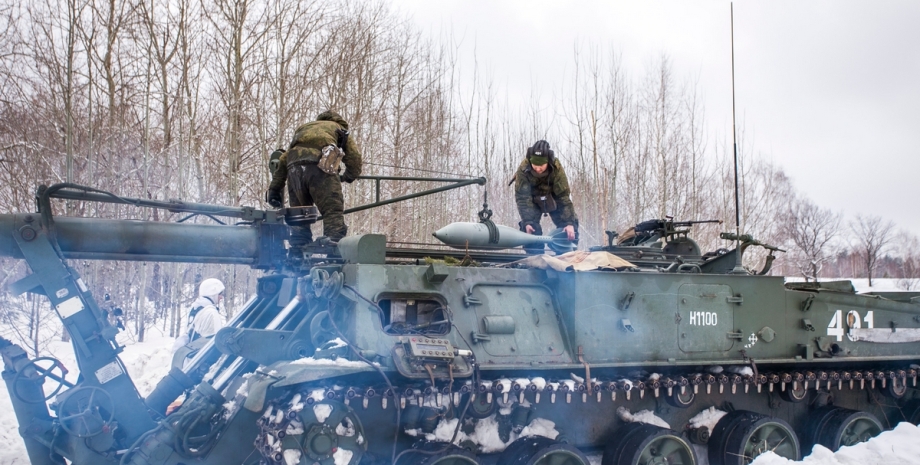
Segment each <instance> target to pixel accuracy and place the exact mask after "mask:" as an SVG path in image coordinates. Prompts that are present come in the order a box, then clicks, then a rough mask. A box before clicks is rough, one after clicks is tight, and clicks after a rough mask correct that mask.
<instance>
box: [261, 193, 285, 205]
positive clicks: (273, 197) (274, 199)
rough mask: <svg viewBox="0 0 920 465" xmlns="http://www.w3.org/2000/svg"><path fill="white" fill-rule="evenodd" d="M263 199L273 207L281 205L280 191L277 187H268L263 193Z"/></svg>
mask: <svg viewBox="0 0 920 465" xmlns="http://www.w3.org/2000/svg"><path fill="white" fill-rule="evenodd" d="M265 201H266V202H268V204H269V205H271V206H272V207H274V208H281V205H283V204H282V200H281V191H280V190H277V189H269V190H268V192H266V193H265Z"/></svg>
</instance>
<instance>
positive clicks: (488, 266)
mask: <svg viewBox="0 0 920 465" xmlns="http://www.w3.org/2000/svg"><path fill="white" fill-rule="evenodd" d="M371 179H374V178H371ZM381 179H383V178H381ZM418 179H421V178H418ZM379 181H380V179H377V182H379ZM462 182H463V183H466V184H474V183H480V184H481V182H479V180H463V181H462ZM459 184H461V183H460V182H455V183H454V184H452V185H450V186H446V187H445V188H451V187H456V186H457V185H459ZM439 189H444V188H439ZM414 195H416V194H413V196H414ZM51 198H64V199H72V200H82V201H101V202H116V203H122V204H131V205H137V206H143V207H151V208H164V209H168V210H170V211H174V212H184V213H189V214H190V215H208V216H211V217H214V218H215V219H218V218H233V219H236V220H237V221H238V222H237V224H234V225H226V224H215V225H201V224H190V223H183V222H180V223H163V222H148V221H128V220H105V219H91V218H62V217H53V216H52V215H51V205H50V199H51ZM404 198H405V197H404ZM38 199H39V202H38V204H39V211H38V212H37V213H20V214H7V215H0V255H2V256H7V257H14V258H17V259H22V260H25V261H26V262H27V263H28V264H29V266H30V268H31V270H32V274H31V275H29V276H27V277H25V278H23V279H22V280H20V281H18V282H16V283H14V284H13V285H11V286H10V291H12V292H16V293H22V292H32V293H37V294H42V295H45V296H46V297H47V298H48V299H49V300H50V302H51V304H52V306H53V308H54V310H55V311H56V312H57V314H58V316H59V317H60V319H61V321H62V322H63V324H64V327H65V328H66V330H67V331H68V332H69V333H70V335H71V337H72V341H73V345H74V351H75V354H76V356H77V359H78V365H79V370H80V373H81V379H80V381H79V382H78V383H76V384H73V385H71V384H70V383H67V382H66V381H64V377H63V374H62V373H61V370H62V368H61V367H60V366H59V364H56V363H55V362H54V361H53V360H42V359H36V360H29V358H28V357H27V356H26V354H25V352H24V351H23V350H22V349H21V348H19V347H18V346H16V345H13V344H11V343H10V342H9V341H6V340H0V355H2V356H3V359H4V362H5V363H6V370H5V371H4V380H5V381H6V384H7V388H8V390H9V392H10V393H11V398H12V402H13V407H14V410H15V412H16V414H17V418H18V419H19V422H20V426H21V429H20V431H21V434H22V436H23V439H24V441H25V443H26V448H27V451H28V453H29V460H30V461H31V463H33V464H41V465H51V464H64V463H67V462H69V463H73V464H77V465H88V464H100V463H113V464H114V463H118V464H119V465H124V464H132V465H151V464H170V465H178V464H188V463H201V464H226V463H243V464H246V465H254V464H262V463H266V464H277V463H285V464H312V463H320V464H324V465H329V464H333V463H334V464H337V465H346V464H347V465H356V464H359V463H360V464H368V463H369V464H384V463H398V464H406V463H412V464H440V465H447V464H480V463H481V464H495V463H502V464H504V463H531V464H535V463H562V464H571V465H587V463H588V459H587V457H586V455H585V454H586V453H598V452H601V453H603V455H604V459H603V460H604V463H614V464H628V465H638V464H642V465H645V464H648V463H684V464H695V463H697V462H696V460H697V457H696V453H697V452H696V450H695V449H694V448H693V447H691V445H690V443H691V442H696V443H708V446H707V447H708V449H707V450H708V452H707V453H708V455H709V462H710V463H713V464H729V463H731V464H735V463H749V462H750V460H752V459H753V457H756V456H757V455H758V454H760V453H762V452H764V451H766V450H772V451H774V452H775V453H778V454H780V455H783V456H784V457H788V458H793V459H798V458H799V457H800V456H801V455H802V453H803V452H807V450H808V449H809V448H810V447H812V445H814V444H822V445H825V446H827V447H831V448H835V447H839V445H840V444H848V443H853V442H856V441H859V440H864V439H866V438H868V437H870V436H872V435H874V434H877V433H878V432H880V431H881V430H882V429H884V427H883V426H882V425H883V421H885V422H887V424H892V423H894V422H896V421H900V420H902V419H903V420H907V421H912V422H917V421H920V399H916V398H915V396H916V394H915V391H914V387H915V386H916V377H917V374H918V373H917V367H916V366H915V365H912V363H914V362H915V360H916V359H917V356H918V353H920V328H916V327H915V326H917V325H916V324H915V322H916V321H917V320H920V309H918V307H917V306H916V303H915V302H914V301H912V300H911V299H905V298H900V297H898V298H890V297H892V296H888V297H889V298H886V297H882V296H866V295H859V294H856V293H855V292H852V287H850V288H847V287H846V286H842V285H833V284H828V283H821V284H820V285H815V284H813V283H807V284H792V283H790V284H785V283H784V281H783V279H782V278H781V277H775V276H757V275H754V274H743V275H740V274H731V273H732V271H733V270H734V266H735V264H736V262H737V260H738V257H739V255H740V254H741V253H743V251H744V248H746V247H749V246H752V245H755V246H763V247H766V248H767V249H768V250H771V252H775V251H779V249H778V248H775V247H772V246H769V245H765V244H762V243H760V242H758V241H756V240H754V239H753V238H752V237H750V236H744V237H735V236H730V235H729V236H723V237H724V238H725V239H726V240H738V241H740V243H741V244H742V247H741V248H739V249H738V250H724V251H722V252H721V253H715V254H701V253H700V252H699V248H698V246H696V244H695V242H692V240H691V239H690V238H689V237H688V234H687V232H688V230H689V227H690V226H691V225H692V223H693V222H674V221H672V220H670V219H668V220H653V221H654V224H651V222H647V223H649V224H651V226H653V227H652V228H645V229H647V230H643V231H639V230H640V229H643V228H639V227H638V226H637V228H636V230H635V231H634V232H635V233H637V235H636V237H638V236H639V234H638V233H640V232H641V233H643V234H645V233H648V235H647V236H646V237H645V238H636V239H632V242H625V241H620V242H619V243H618V244H614V239H615V237H614V235H613V234H610V235H609V238H610V239H609V242H608V244H607V245H605V246H601V247H597V248H592V249H591V250H589V251H581V252H574V253H572V254H568V255H562V256H557V257H550V258H543V257H540V256H537V257H530V258H528V259H527V260H523V261H521V260H520V259H523V258H525V257H527V256H526V255H524V254H522V253H520V251H515V250H510V251H509V250H500V249H490V248H485V249H480V250H451V249H435V248H410V247H404V246H400V247H388V246H387V242H386V238H385V237H384V236H382V235H376V234H365V235H360V236H350V237H346V238H345V239H343V240H342V241H340V243H339V244H337V245H336V246H335V247H332V246H330V245H328V244H327V245H323V244H315V245H312V246H309V247H307V249H306V250H305V251H297V252H298V253H292V250H289V249H288V248H286V247H285V245H284V241H285V238H287V237H288V227H289V225H290V224H292V223H296V224H306V223H309V222H310V221H313V219H314V218H315V214H314V213H313V212H310V211H306V210H303V209H297V210H293V209H283V210H269V211H265V210H258V209H253V208H249V207H223V206H215V205H203V204H190V203H185V202H180V201H168V202H163V201H153V200H144V199H129V198H123V197H118V196H115V195H113V194H110V193H107V192H103V191H99V190H95V189H90V188H85V187H81V186H74V185H58V186H52V187H50V188H47V189H41V190H40V191H39V195H38ZM385 202H390V201H389V200H385V201H379V197H378V202H377V204H383V203H385ZM359 208H363V207H359ZM487 216H488V215H486V218H485V219H488V218H487ZM643 224H644V223H643ZM466 226H469V225H466ZM472 226H477V228H475V231H474V230H472V229H469V228H465V229H464V230H462V231H459V234H461V236H462V235H465V234H479V236H477V237H479V239H476V240H479V241H480V242H482V240H485V241H486V247H488V243H489V242H490V241H492V240H493V238H492V235H491V233H490V232H489V231H488V230H489V229H490V228H489V227H488V226H483V227H484V228H485V229H486V230H487V231H486V232H485V233H483V232H482V231H480V229H482V228H479V227H478V225H476V224H473V225H472ZM640 226H641V225H640ZM496 231H498V232H497V233H496V236H497V237H495V238H494V239H495V240H496V241H498V240H500V237H501V236H500V234H501V231H502V230H498V229H496ZM447 232H448V231H446V232H445V234H446V233H447ZM455 232H456V231H455ZM483 234H485V235H483ZM480 236H481V237H480ZM510 237H511V236H510V233H509V236H507V237H506V239H507V240H512V241H514V240H515V239H513V238H512V239H509V238H510ZM190 239H194V240H190ZM455 239H456V238H455ZM459 240H461V241H463V242H466V241H472V239H470V238H464V237H462V238H460V239H459ZM454 242H456V241H454ZM496 246H498V244H497V245H496ZM694 246H696V248H695V249H694ZM464 249H465V247H464ZM606 254H614V255H617V256H618V257H619V258H620V259H624V260H626V261H627V262H618V263H626V265H625V266H609V263H612V261H611V260H595V258H598V257H600V258H604V257H606ZM771 255H772V253H771ZM432 256H452V257H456V258H458V259H463V261H464V264H467V265H470V266H449V265H448V264H447V263H443V262H440V261H430V262H429V263H422V262H421V259H422V258H425V257H432ZM566 257H569V258H571V260H570V261H568V262H564V261H563V260H564V259H566ZM73 258H80V259H106V260H144V261H152V260H157V261H188V262H203V263H226V264H243V265H248V266H251V267H253V268H256V269H261V270H264V271H265V275H264V276H263V277H261V278H260V279H259V283H258V289H257V293H256V295H255V296H254V297H253V298H252V299H251V300H250V301H249V302H248V303H247V304H246V305H245V306H244V307H243V309H242V310H241V311H239V312H238V313H237V314H236V315H235V316H234V318H233V319H232V320H231V321H230V322H229V323H228V325H227V327H225V328H224V329H222V330H221V331H220V332H219V333H218V334H217V335H216V336H215V337H214V338H213V339H212V340H210V341H208V342H207V344H206V345H205V346H204V347H203V348H202V349H201V350H200V351H199V352H198V353H197V354H196V355H195V356H194V357H193V358H192V359H191V360H189V361H188V362H187V363H184V364H182V366H175V367H173V369H172V370H171V371H170V373H169V375H168V376H167V377H165V378H164V379H163V380H162V381H161V382H160V383H159V384H158V386H157V387H156V389H155V390H154V391H153V392H152V393H151V394H150V395H148V396H147V397H146V398H144V397H142V396H141V395H140V394H139V393H138V392H137V389H136V388H135V386H134V384H133V382H132V380H131V379H130V377H129V376H128V375H127V372H126V370H125V367H124V365H123V364H122V363H121V361H120V360H119V357H118V354H119V353H120V351H121V349H122V348H121V347H120V346H119V345H118V343H117V341H116V339H115V334H116V332H117V329H116V328H114V327H112V326H111V324H110V323H109V322H108V320H107V319H106V318H105V317H104V314H103V312H102V311H100V309H99V306H98V305H97V304H96V302H95V300H94V297H93V295H92V293H91V292H90V291H89V290H88V287H87V286H86V285H85V283H83V281H82V279H81V278H80V276H79V274H78V273H77V272H76V270H74V269H73V268H72V267H70V266H68V265H67V261H66V260H67V259H73ZM468 259H471V260H468ZM541 259H543V261H541ZM556 260H558V262H562V264H561V265H560V263H558V262H557V261H556ZM473 261H476V262H479V263H473ZM509 262H515V263H509ZM587 263H592V264H595V265H593V266H586V265H585V264H587ZM598 263H600V265H597V264H598ZM547 264H548V265H547ZM604 264H608V265H604ZM576 265H577V266H576ZM573 268H576V269H579V270H586V271H577V272H576V271H573V270H572V269H573ZM762 272H764V273H765V271H763V270H762ZM877 326H878V327H877ZM825 327H826V333H825ZM895 329H896V330H895ZM755 360H756V361H755ZM55 381H56V382H60V383H61V386H59V387H58V389H57V391H55V393H56V398H55V399H54V402H53V403H51V404H50V408H49V404H48V403H47V402H48V401H49V400H51V399H50V398H49V397H50V396H49V397H46V395H45V392H44V391H43V389H42V387H43V385H44V384H45V383H46V382H55ZM183 393H184V394H185V395H186V397H185V400H184V402H182V404H181V406H180V407H179V408H178V409H177V410H176V411H175V412H173V413H170V414H168V415H167V414H166V410H167V405H169V404H170V403H171V402H173V401H174V400H175V399H177V398H179V397H180V396H181V395H182V394H183ZM881 396H886V397H888V398H889V400H888V401H884V402H883V401H880V400H879V399H880V398H881ZM726 404H728V405H730V406H731V408H729V409H727V410H732V411H731V412H730V413H727V414H725V415H724V416H722V417H721V419H719V420H718V421H717V422H713V423H712V424H710V425H708V426H701V425H698V424H697V422H695V421H692V420H694V418H695V417H697V416H698V415H699V414H700V413H701V412H703V411H706V410H707V409H709V407H723V406H725V405H726ZM640 410H648V411H649V412H654V413H655V414H656V415H658V416H659V417H660V419H661V420H662V421H663V422H666V423H667V424H668V425H669V427H668V428H665V427H662V426H655V425H649V424H643V423H627V424H625V425H624V424H623V422H618V421H616V420H614V418H617V417H619V418H621V419H624V420H625V421H626V422H628V421H629V420H630V419H631V418H634V417H633V416H632V415H631V412H636V411H640ZM467 420H468V421H467ZM471 428H472V429H471ZM489 428H492V429H489ZM704 428H705V429H704ZM473 429H475V430H476V432H474V431H473ZM853 431H858V434H857V433H853ZM486 434H491V435H492V436H491V437H497V442H500V443H501V446H500V447H499V446H496V445H495V443H483V442H477V441H476V440H475V439H476V438H478V437H483V436H482V435H486ZM755 436H756V437H757V440H756V441H755V440H752V439H751V438H753V437H755Z"/></svg>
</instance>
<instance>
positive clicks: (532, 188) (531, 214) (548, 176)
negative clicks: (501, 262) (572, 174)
mask: <svg viewBox="0 0 920 465" xmlns="http://www.w3.org/2000/svg"><path fill="white" fill-rule="evenodd" d="M514 192H515V200H516V201H517V207H518V212H520V214H521V222H520V223H519V225H520V228H521V231H524V232H526V233H527V234H537V235H540V234H543V228H542V227H540V217H541V216H542V215H547V214H548V215H549V216H550V218H552V220H553V224H555V225H556V227H557V228H563V229H564V230H565V232H566V236H567V237H568V239H569V240H570V241H573V242H577V241H578V217H577V216H576V215H575V206H574V205H573V204H572V199H571V198H570V191H569V181H568V179H567V178H566V177H565V171H563V169H562V164H561V163H559V160H557V159H556V156H555V154H554V153H553V150H552V149H551V148H550V146H549V143H548V142H546V141H545V140H538V141H537V142H536V143H534V144H533V147H530V148H528V149H527V158H526V159H525V160H524V161H523V162H521V166H520V167H518V170H517V172H516V173H515V175H514ZM525 249H526V250H527V251H528V253H542V249H543V247H542V246H541V245H537V246H535V247H532V248H528V247H525Z"/></svg>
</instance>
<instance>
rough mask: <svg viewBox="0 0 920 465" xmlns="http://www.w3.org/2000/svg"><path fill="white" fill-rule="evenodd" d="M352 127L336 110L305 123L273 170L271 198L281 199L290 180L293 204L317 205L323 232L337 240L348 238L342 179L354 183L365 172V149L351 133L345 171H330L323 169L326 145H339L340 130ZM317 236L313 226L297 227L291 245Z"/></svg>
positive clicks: (299, 205)
mask: <svg viewBox="0 0 920 465" xmlns="http://www.w3.org/2000/svg"><path fill="white" fill-rule="evenodd" d="M339 129H341V130H345V131H347V130H348V123H347V122H346V121H345V120H344V119H342V117H341V116H339V114H338V113H336V112H334V111H326V112H323V113H321V114H320V115H319V116H317V117H316V121H313V122H310V123H306V124H303V125H301V126H300V127H298V128H297V130H296V131H294V140H292V141H291V145H290V147H289V148H288V150H287V152H285V153H284V155H282V156H281V159H280V160H279V163H278V168H277V169H276V170H275V172H274V173H272V182H271V185H270V186H269V198H271V197H272V195H273V194H275V196H276V197H275V198H280V196H281V190H282V189H284V183H285V181H286V182H287V185H288V186H287V187H288V197H289V198H290V203H291V206H292V207H304V206H308V205H313V204H314V203H315V204H316V207H317V208H318V209H319V212H320V214H322V215H323V235H324V236H326V237H328V238H329V239H331V240H333V241H338V240H339V239H341V238H343V237H345V234H346V233H347V232H348V227H347V226H345V217H344V215H343V211H344V210H345V199H344V197H343V196H342V181H345V182H348V183H350V182H353V181H354V180H355V179H356V178H357V177H358V176H360V175H361V151H360V150H359V148H358V144H357V143H356V142H355V139H354V137H351V136H349V137H348V142H347V143H346V144H345V147H344V152H345V157H344V158H342V163H343V164H344V165H345V173H344V174H342V176H341V179H340V177H339V175H336V174H327V173H324V172H323V171H322V170H320V169H319V167H318V166H317V162H319V159H320V156H321V155H322V149H323V147H325V146H327V145H336V141H337V140H338V139H337V134H336V130H339ZM279 203H280V201H279ZM312 239H313V237H312V234H311V232H310V229H309V228H293V231H292V233H291V245H294V246H299V245H304V244H306V243H308V242H310V241H311V240H312Z"/></svg>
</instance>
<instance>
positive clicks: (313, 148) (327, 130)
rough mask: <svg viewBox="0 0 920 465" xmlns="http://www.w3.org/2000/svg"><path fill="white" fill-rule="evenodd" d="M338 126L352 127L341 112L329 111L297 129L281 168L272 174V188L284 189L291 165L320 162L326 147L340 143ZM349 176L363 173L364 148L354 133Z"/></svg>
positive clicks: (347, 156)
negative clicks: (361, 147)
mask: <svg viewBox="0 0 920 465" xmlns="http://www.w3.org/2000/svg"><path fill="white" fill-rule="evenodd" d="M336 129H345V130H346V131H347V130H348V123H347V122H346V121H345V120H344V119H342V117H341V116H339V115H338V114H337V113H335V112H332V111H327V112H324V113H322V114H321V115H319V117H317V120H316V121H311V122H309V123H306V124H302V125H300V127H298V128H297V130H296V131H294V139H293V140H291V144H290V146H289V148H288V150H287V152H285V153H284V155H281V158H280V159H279V160H278V162H279V163H278V168H277V169H276V170H275V172H274V173H273V175H272V183H271V185H270V186H269V188H271V189H281V188H282V187H284V183H285V181H286V180H287V172H288V167H289V166H293V165H297V164H301V163H317V162H318V161H319V158H320V155H321V154H322V149H323V147H325V146H327V145H336V141H337V139H336V133H335V131H336ZM344 151H345V157H344V158H343V159H342V163H343V164H344V165H345V176H346V177H351V178H355V177H358V176H360V175H361V167H362V160H361V150H360V149H359V148H358V143H357V142H356V141H355V138H354V135H349V136H348V142H347V143H346V144H345V150H344Z"/></svg>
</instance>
